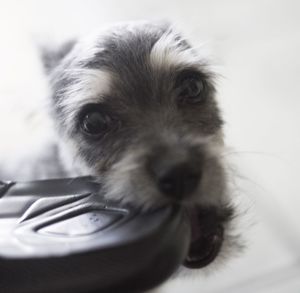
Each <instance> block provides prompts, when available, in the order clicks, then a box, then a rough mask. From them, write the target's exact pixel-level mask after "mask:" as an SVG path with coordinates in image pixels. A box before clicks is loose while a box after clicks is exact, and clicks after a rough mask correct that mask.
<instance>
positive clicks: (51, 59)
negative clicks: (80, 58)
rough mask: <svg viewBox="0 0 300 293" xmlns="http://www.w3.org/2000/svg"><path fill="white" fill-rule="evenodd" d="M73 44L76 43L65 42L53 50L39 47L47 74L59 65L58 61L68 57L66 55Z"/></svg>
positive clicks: (73, 41) (72, 41)
mask: <svg viewBox="0 0 300 293" xmlns="http://www.w3.org/2000/svg"><path fill="white" fill-rule="evenodd" d="M75 43H76V41H75V40H71V41H68V42H65V43H64V44H63V45H61V46H59V47H58V48H57V49H53V48H49V47H45V46H42V47H41V57H42V61H43V64H44V68H45V71H46V73H47V74H49V73H51V71H52V70H53V69H54V68H55V67H56V66H57V65H58V64H59V63H60V61H61V60H62V59H63V58H64V57H65V56H66V55H68V53H69V52H70V51H71V50H72V48H73V47H74V45H75Z"/></svg>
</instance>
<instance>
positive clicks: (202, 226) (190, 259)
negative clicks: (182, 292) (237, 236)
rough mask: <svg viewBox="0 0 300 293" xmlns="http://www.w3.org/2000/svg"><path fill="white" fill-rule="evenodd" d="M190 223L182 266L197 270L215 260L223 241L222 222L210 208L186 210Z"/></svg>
mask: <svg viewBox="0 0 300 293" xmlns="http://www.w3.org/2000/svg"><path fill="white" fill-rule="evenodd" d="M187 213H188V216H189V219H190V222H191V231H192V236H191V243H190V247H189V251H188V254H187V256H186V259H185V261H184V266H185V267H187V268H191V269H199V268H203V267H205V266H207V265H208V264H210V263H211V262H212V261H214V260H215V258H216V257H217V255H218V254H219V252H220V250H221V247H222V243H223V239H224V227H223V223H222V222H223V221H222V219H220V216H219V215H218V213H217V212H216V210H214V209H211V208H199V207H193V208H187Z"/></svg>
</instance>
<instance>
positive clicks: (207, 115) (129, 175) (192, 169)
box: [48, 23, 232, 268]
mask: <svg viewBox="0 0 300 293" xmlns="http://www.w3.org/2000/svg"><path fill="white" fill-rule="evenodd" d="M63 51H64V52H63V53H62V56H63V58H62V60H61V61H60V62H59V63H58V64H57V65H56V66H55V67H54V68H53V69H52V70H51V72H50V77H51V84H52V90H53V96H52V105H53V110H54V111H53V112H54V117H55V120H56V122H57V125H58V128H59V131H60V135H61V139H62V141H64V144H65V145H67V147H68V151H67V152H68V154H70V155H71V157H72V159H73V160H74V162H75V165H74V168H78V169H79V170H80V173H83V174H92V175H94V176H95V177H96V178H98V180H99V181H101V183H102V184H103V186H104V188H105V191H106V195H107V197H110V198H113V199H118V200H122V201H123V202H130V203H132V204H135V205H138V206H141V207H146V208H148V207H156V206H159V205H165V204H168V203H172V202H177V203H180V204H183V205H185V206H186V210H187V213H188V214H189V216H190V218H191V226H192V241H191V247H190V251H189V255H188V256H187V259H186V262H185V265H186V266H187V267H190V268H196V267H202V266H205V265H207V264H208V263H210V262H211V261H212V260H213V259H214V258H215V257H216V255H217V254H218V253H219V250H220V247H221V245H222V242H223V240H224V237H225V235H226V231H224V229H225V227H226V223H227V221H229V220H230V218H231V216H232V209H231V208H229V198H228V190H227V178H226V172H225V167H224V163H223V162H222V160H221V158H220V155H219V154H220V151H221V149H222V146H223V142H222V119H221V117H220V112H219V110H218V107H217V104H216V101H215V88H214V80H213V78H214V74H213V72H211V71H210V69H209V65H208V64H207V63H206V60H205V59H203V58H202V57H201V56H199V55H198V54H197V52H196V51H195V50H194V49H193V48H192V47H191V46H190V45H189V43H188V42H187V41H186V40H185V39H183V38H182V37H181V36H180V35H179V34H178V33H176V32H175V31H174V30H173V29H172V28H170V27H169V26H168V25H151V24H145V23H143V24H141V23H138V24H129V25H118V26H116V27H114V28H112V29H110V30H108V31H106V32H102V33H99V34H96V35H93V36H92V37H88V38H86V39H84V40H82V41H79V42H77V43H75V44H74V45H73V44H72V46H71V45H70V46H67V47H65V48H64V50H63ZM58 55H59V54H58ZM58 55H57V56H58ZM49 60H50V59H48V61H49ZM50 61H51V60H50Z"/></svg>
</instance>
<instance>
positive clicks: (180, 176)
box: [153, 163, 201, 200]
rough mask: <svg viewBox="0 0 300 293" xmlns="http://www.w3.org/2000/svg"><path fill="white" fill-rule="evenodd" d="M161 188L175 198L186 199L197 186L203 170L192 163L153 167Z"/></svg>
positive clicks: (164, 192)
mask: <svg viewBox="0 0 300 293" xmlns="http://www.w3.org/2000/svg"><path fill="white" fill-rule="evenodd" d="M153 171H154V172H153V175H154V178H155V180H156V182H157V185H158V188H159V190H160V191H161V192H162V193H163V194H165V195H167V196H169V197H172V198H174V199H178V200H180V199H184V198H186V197H188V196H189V195H191V194H192V193H193V192H194V191H195V190H196V188H197V186H198V184H199V181H200V177H201V172H200V171H199V168H195V166H193V165H192V164H191V163H180V164H176V165H173V166H160V168H154V169H153Z"/></svg>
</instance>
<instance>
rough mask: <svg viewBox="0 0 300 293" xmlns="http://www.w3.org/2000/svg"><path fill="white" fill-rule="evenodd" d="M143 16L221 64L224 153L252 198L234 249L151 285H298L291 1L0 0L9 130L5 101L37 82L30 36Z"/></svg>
mask: <svg viewBox="0 0 300 293" xmlns="http://www.w3.org/2000/svg"><path fill="white" fill-rule="evenodd" d="M144 18H148V19H149V18H150V19H153V18H167V19H170V20H172V21H174V22H176V23H177V24H178V26H179V27H181V28H182V30H183V31H184V32H185V33H186V34H187V35H189V36H190V37H191V39H192V40H193V42H194V44H198V43H199V44H200V43H201V42H202V41H208V42H209V43H210V44H209V45H210V47H212V48H213V49H214V55H216V56H217V57H218V58H217V59H218V62H219V63H220V64H221V65H222V66H223V69H222V74H223V76H224V78H223V79H221V80H220V88H219V99H220V102H221V104H222V106H223V110H224V114H225V118H226V121H227V126H226V135H227V142H228V144H229V145H230V146H232V147H233V149H234V151H231V152H229V153H228V156H229V157H230V159H232V160H233V161H234V163H235V165H236V168H237V169H238V174H240V175H241V176H239V178H238V179H237V186H238V188H237V192H238V193H241V195H242V197H244V198H246V199H247V200H246V201H249V202H250V203H252V209H251V210H252V211H251V213H250V214H251V215H250V216H249V215H248V217H249V218H250V220H249V223H248V224H247V225H245V228H244V234H245V237H246V239H247V241H248V249H247V250H246V251H245V253H244V254H243V255H242V256H241V257H239V258H236V259H234V260H232V261H231V262H228V263H227V264H226V265H224V266H223V267H222V268H220V269H219V270H218V271H216V272H214V273H213V274H210V275H209V276H206V275H202V276H200V277H198V278H195V279H194V280H193V281H191V280H177V281H173V282H171V283H170V284H167V285H166V286H165V287H163V288H162V289H161V292H172V293H175V292H191V293H192V292H205V293H224V292H225V293H227V292H230V293H238V292H245V293H248V292H256V293H260V292H261V293H283V292H284V293H299V292H300V228H299V224H300V183H299V182H300V178H299V174H300V155H299V151H300V130H299V125H300V80H299V76H300V58H299V52H300V2H299V1H296V0H295V1H292V0H290V1H288V0H282V1H275V0H252V1H251V0H248V1H238V0H236V1H233V0H227V1H221V0H219V1H218V0H213V1H212V0H211V1H197V0H185V1H171V0H168V1H158V0H149V1H139V0H127V1H122V0H105V1H96V0H93V1H91V0H82V1H78V0H76V1H75V0H72V1H71V0H68V1H63V0H56V1H53V0H52V1H37V0H36V1H32V0H28V1H11V0H7V1H3V0H2V1H1V2H0V35H1V39H0V64H1V68H0V106H1V110H0V111H1V118H2V119H3V118H5V119H4V120H5V123H6V122H7V123H9V125H10V127H11V126H14V127H15V128H16V129H15V128H14V131H15V133H19V132H20V131H21V130H20V129H19V128H18V127H17V121H15V123H12V122H11V119H12V116H11V115H9V114H8V113H9V112H8V106H7V101H8V100H9V101H11V100H12V99H18V103H17V104H18V105H19V107H20V108H22V107H30V106H31V105H32V103H37V101H39V97H40V96H41V95H43V94H44V92H45V84H44V80H43V79H42V78H41V77H40V73H41V68H40V65H39V62H38V56H37V50H36V49H35V47H34V46H33V40H38V39H40V38H41V37H42V39H46V40H48V39H49V38H50V39H53V40H56V41H57V40H58V41H60V40H62V39H65V38H68V37H70V36H73V35H74V34H75V35H76V34H78V33H84V32H86V31H89V30H92V29H95V28H96V27H98V26H100V25H101V24H103V23H106V22H115V21H122V20H132V19H144ZM28 97H31V98H30V99H29V98H28ZM20 101H21V102H20ZM15 111H17V110H16V109H15ZM15 116H17V114H15ZM14 118H15V117H14ZM1 121H2V122H1V123H3V120H1ZM13 122H14V121H13ZM12 124H13V125H12ZM6 134H7V135H11V136H12V134H11V131H9V133H6ZM0 149H1V148H0ZM5 151H7V152H8V153H9V152H10V153H12V152H11V149H10V150H7V149H6V150H4V149H3V148H2V149H1V154H0V157H1V155H2V156H3V155H4V154H5ZM5 155H6V154H5ZM252 223H254V225H252ZM250 226H252V228H249V227H250Z"/></svg>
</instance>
